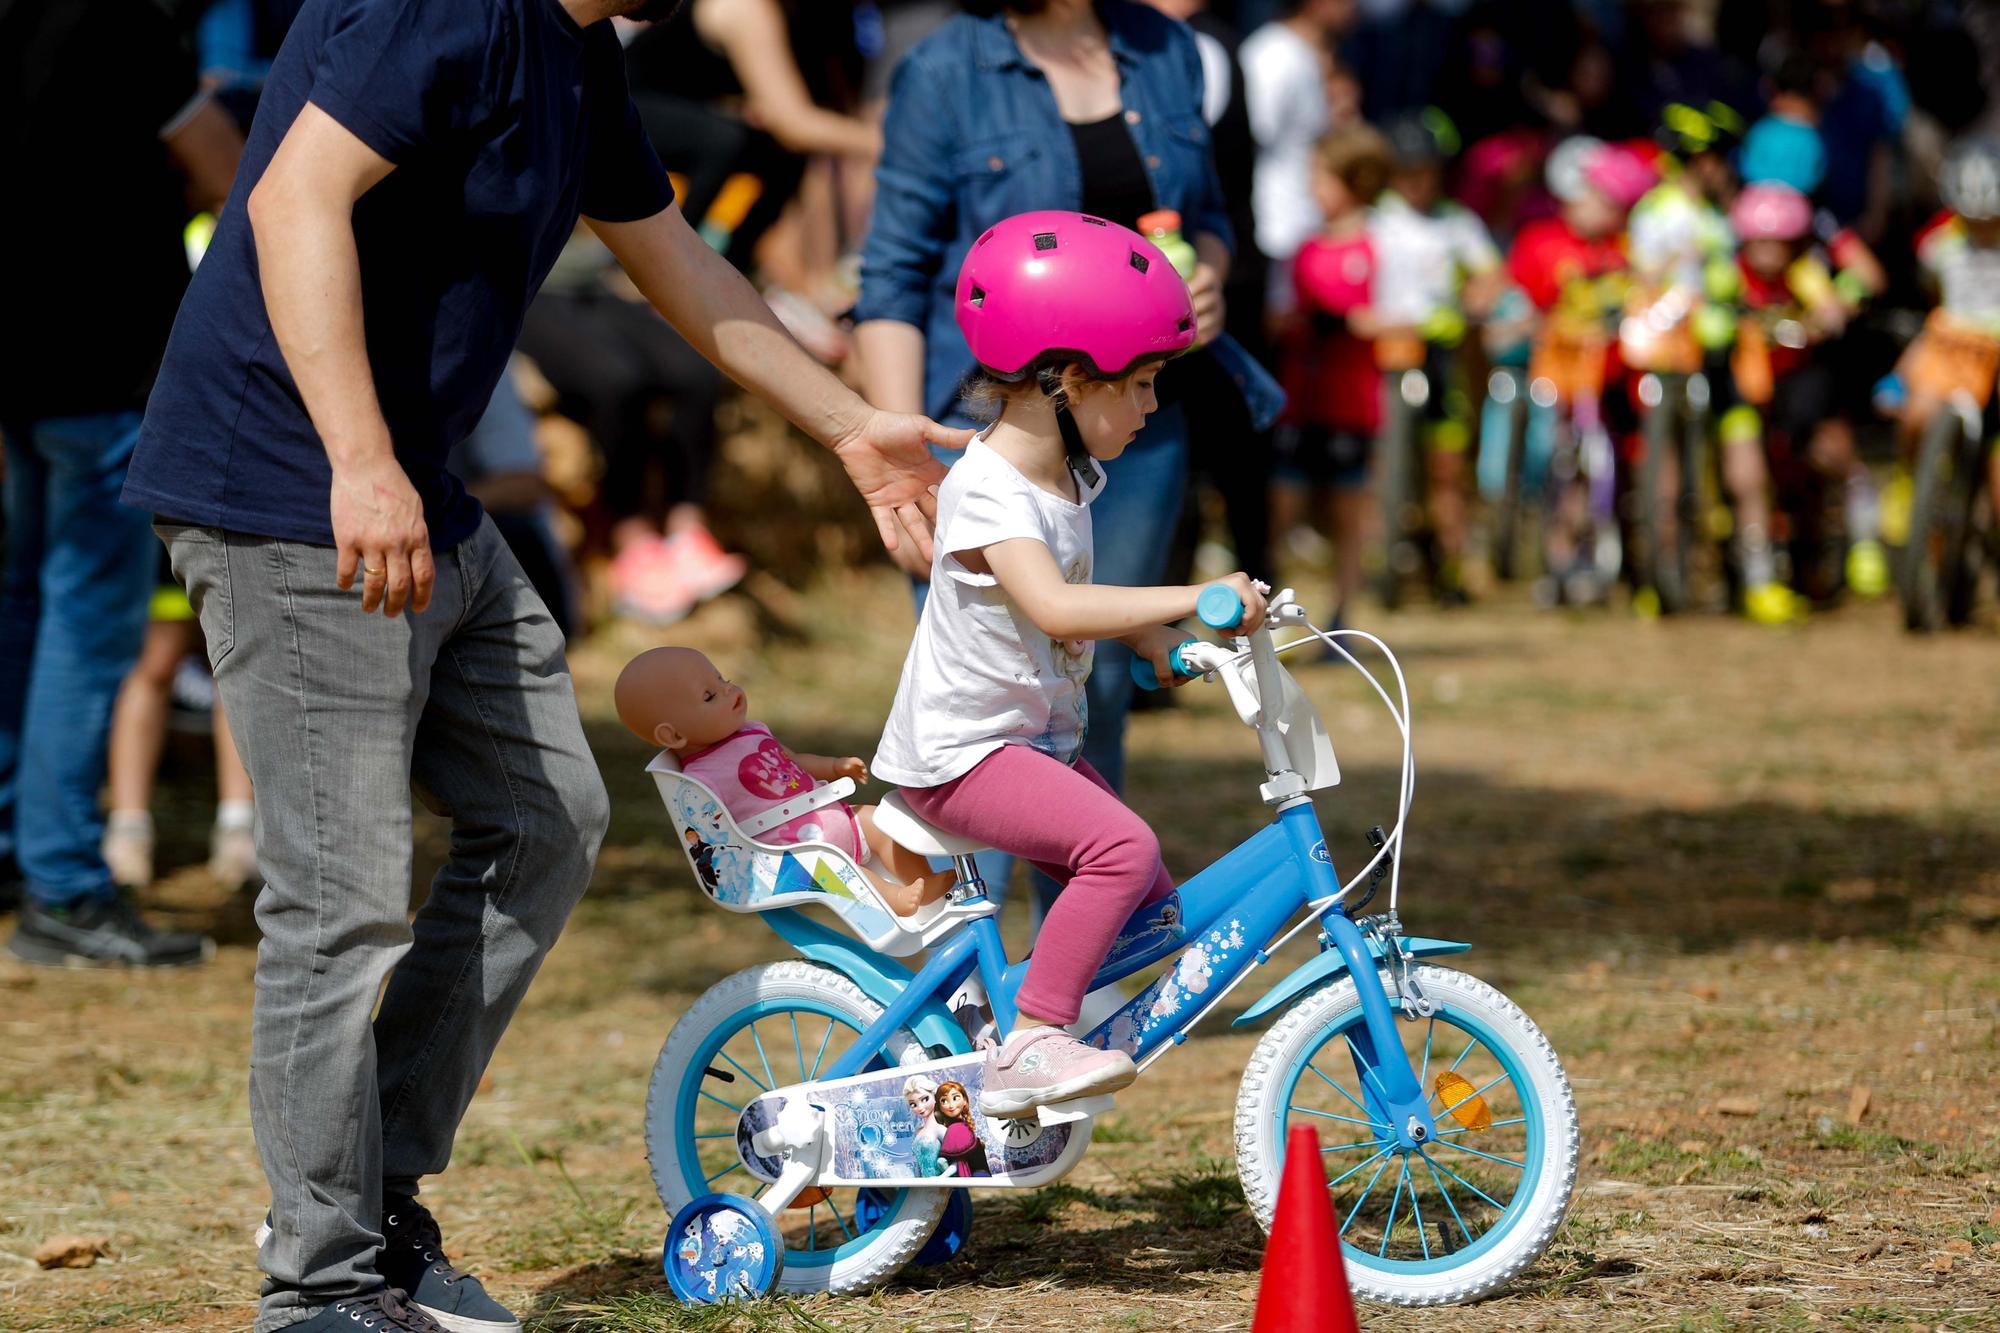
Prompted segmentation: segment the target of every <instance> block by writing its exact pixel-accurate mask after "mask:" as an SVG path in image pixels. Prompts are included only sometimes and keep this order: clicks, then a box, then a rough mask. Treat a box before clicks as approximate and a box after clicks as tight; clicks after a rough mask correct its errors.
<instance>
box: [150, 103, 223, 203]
mask: <svg viewBox="0 0 2000 1333" xmlns="http://www.w3.org/2000/svg"><path fill="white" fill-rule="evenodd" d="M160 142H162V143H163V144H165V145H166V147H167V156H169V157H171V158H172V159H173V161H174V166H176V167H177V168H179V169H180V173H181V175H183V176H185V177H186V178H187V183H188V202H189V203H190V204H192V205H193V206H194V209H195V211H196V212H198V213H220V212H221V211H222V205H223V201H224V200H226V199H227V198H228V197H229V182H230V181H231V180H233V179H235V176H236V163H237V161H238V159H240V158H241V157H242V156H243V132H242V131H241V130H239V129H237V128H236V122H235V121H234V120H231V119H230V118H229V113H228V112H227V111H224V110H223V109H222V107H221V104H219V103H218V102H217V101H216V100H215V99H214V98H213V97H211V96H209V95H208V94H207V93H203V94H201V95H200V96H199V97H198V98H196V99H195V101H194V102H193V103H191V104H190V105H189V106H188V108H187V110H186V111H185V112H183V113H182V114H181V115H179V116H176V117H175V118H174V119H173V121H172V122H171V123H170V124H168V125H167V126H166V127H165V128H164V129H162V130H161V131H160Z"/></svg>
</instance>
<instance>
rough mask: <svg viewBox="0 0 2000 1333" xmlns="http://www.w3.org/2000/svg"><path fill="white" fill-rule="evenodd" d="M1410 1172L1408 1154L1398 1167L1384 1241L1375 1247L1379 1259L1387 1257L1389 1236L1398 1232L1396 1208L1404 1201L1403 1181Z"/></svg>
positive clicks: (1383, 1229)
mask: <svg viewBox="0 0 2000 1333" xmlns="http://www.w3.org/2000/svg"><path fill="white" fill-rule="evenodd" d="M1409 1174H1410V1159H1409V1157H1408V1155H1407V1154H1406V1155H1405V1156H1404V1157H1403V1160H1402V1162H1401V1163H1399V1164H1398V1166H1397V1169H1396V1192H1395V1193H1394V1194H1391V1195H1390V1196H1389V1222H1388V1225H1386V1226H1384V1227H1383V1228H1382V1243H1381V1244H1380V1245H1378V1246H1376V1247H1375V1257H1376V1258H1377V1259H1382V1258H1386V1257H1387V1256H1388V1253H1389V1237H1391V1236H1393V1235H1395V1234H1396V1209H1397V1208H1398V1207H1400V1206H1401V1205H1402V1202H1403V1181H1404V1180H1405V1179H1406V1178H1408V1176H1409Z"/></svg>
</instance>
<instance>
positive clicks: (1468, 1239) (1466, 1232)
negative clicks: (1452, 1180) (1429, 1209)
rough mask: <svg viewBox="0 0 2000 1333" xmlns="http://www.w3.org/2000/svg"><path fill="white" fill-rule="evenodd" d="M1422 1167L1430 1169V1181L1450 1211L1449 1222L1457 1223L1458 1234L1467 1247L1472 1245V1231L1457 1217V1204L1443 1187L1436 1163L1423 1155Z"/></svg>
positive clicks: (1442, 1178)
mask: <svg viewBox="0 0 2000 1333" xmlns="http://www.w3.org/2000/svg"><path fill="white" fill-rule="evenodd" d="M1424 1165H1425V1166H1427V1167H1429V1168H1430V1169H1431V1179H1432V1180H1435V1181H1436V1182H1437V1187H1438V1193H1439V1194H1440V1195H1441V1196H1443V1198H1444V1206H1445V1207H1447V1208H1449V1209H1451V1220H1452V1221H1454V1222H1456V1223H1458V1230H1459V1234H1460V1235H1462V1236H1464V1237H1465V1243H1466V1244H1467V1245H1470V1244H1472V1230H1471V1228H1469V1227H1467V1226H1466V1225H1465V1219H1464V1218H1463V1217H1460V1216H1459V1215H1458V1204H1456V1203H1455V1202H1453V1201H1452V1197H1451V1190H1450V1189H1448V1188H1447V1187H1446V1186H1445V1183H1444V1177H1443V1176H1441V1175H1439V1174H1438V1169H1437V1163H1435V1162H1433V1161H1431V1159H1430V1155H1429V1154H1428V1153H1426V1154H1425V1155H1424Z"/></svg>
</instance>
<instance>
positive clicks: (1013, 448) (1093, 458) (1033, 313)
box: [874, 211, 1264, 1158]
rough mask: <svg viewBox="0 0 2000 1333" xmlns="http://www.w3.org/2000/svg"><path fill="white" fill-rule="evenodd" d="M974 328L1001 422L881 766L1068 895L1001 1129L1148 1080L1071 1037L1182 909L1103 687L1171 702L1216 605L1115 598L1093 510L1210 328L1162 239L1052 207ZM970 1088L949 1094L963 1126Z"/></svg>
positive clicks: (1045, 932) (993, 1100)
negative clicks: (1206, 614)
mask: <svg viewBox="0 0 2000 1333" xmlns="http://www.w3.org/2000/svg"><path fill="white" fill-rule="evenodd" d="M957 315H958V325H959V328H960V329H961V330H963V331H964V334H965V338H966V343H967V345H968V347H969V348H970V350H971V352H972V356H973V359H974V361H975V362H976V363H977V365H978V367H979V369H978V370H977V371H976V372H975V373H974V375H973V376H972V378H971V383H970V384H969V385H968V389H969V390H970V391H971V393H972V394H973V395H974V397H975V399H979V398H984V399H986V400H988V401H997V402H998V403H999V406H1000V411H999V415H998V418H997V419H996V420H995V421H994V422H993V424H992V425H991V426H989V427H987V429H986V430H985V431H984V432H982V433H981V434H980V435H979V436H977V437H976V438H974V440H973V441H972V443H971V444H970V445H969V446H967V448H966V450H965V454H964V456H963V457H962V458H960V460H959V461H958V463H957V464H956V465H954V466H953V467H952V469H951V475H950V477H949V478H947V479H946V481H945V483H944V486H943V487H942V489H941V490H940V491H939V493H938V498H937V529H936V531H937V535H936V538H935V540H934V543H933V547H934V554H933V557H932V561H931V593H930V597H929V599H928V600H927V601H926V602H925V604H924V610H923V615H922V617H921V618H920V619H919V621H918V623H917V633H916V639H915V641H914V642H913V643H912V644H911V646H910V652H909V656H908V658H907V659H906V660H905V661H904V663H903V674H902V679H901V681H900V683H899V684H898V686H897V689H896V701H895V704H894V706H893V707H892V708H891V709H890V713H889V723H888V726H887V727H886V728H885V729H884V731H883V733H882V744H881V748H880V749H878V750H877V751H876V754H875V764H874V768H875V772H876V774H877V775H878V776H879V777H882V778H884V779H886V780H888V781H890V782H893V783H895V784H897V785H898V786H900V787H902V788H903V789H904V790H903V799H904V800H905V801H906V802H908V804H909V807H910V808H911V809H912V810H913V811H915V812H916V814H917V815H918V816H919V817H920V818H922V819H924V820H926V821H928V822H929V823H931V824H933V825H935V826H937V827H938V828H941V829H943V830H945V831H947V832H949V833H954V834H957V835H959V836H961V837H965V838H969V839H971V840H973V841H974V842H977V843H980V844H982V845H985V846H989V847H992V848H994V849H995V850H997V851H1002V852H1008V853H1011V854H1013V855H1015V856H1018V857H1022V858H1025V859H1027V860H1029V861H1031V862H1033V863H1034V864H1035V865H1037V866H1038V867H1040V868H1041V869H1042V870H1043V871H1045V872H1046V873H1047V874H1048V875H1049V876H1050V877H1052V878H1053V879H1055V880H1056V881H1057V882H1058V883H1060V884H1062V885H1063V889H1062V892H1061V894H1060V895H1059V896H1058V897H1057V898H1056V901H1055V903H1054V904H1053V905H1052V906H1051V907H1050V908H1049V911H1048V915H1047V917H1046V918H1045V920H1044V922H1043V925H1042V930H1041V934H1040V937H1039V939H1038V941H1037V943H1036V947H1035V953H1034V957H1033V959H1032V961H1031V962H1030V963H1029V964H1028V972H1027V976H1026V977H1025V978H1024V979H1023V981H1022V984H1021V988H1020V991H1019V993H1018V995H1017V996H1016V998H1015V1006H1016V1008H1017V1010H1018V1012H1019V1018H1018V1021H1017V1022H1016V1024H1015V1026H1014V1029H1013V1031H1011V1032H1010V1033H1009V1034H1008V1035H1007V1039H1006V1041H1005V1042H1003V1043H1002V1044H1001V1046H1000V1047H999V1049H997V1050H995V1051H994V1052H992V1053H991V1054H990V1055H989V1056H988V1057H987V1062H986V1068H985V1071H984V1079H983V1082H982V1091H981V1095H980V1106H979V1110H980V1111H981V1112H983V1113H984V1114H986V1115H990V1116H997V1117H1001V1118H1022V1117H1031V1116H1033V1115H1034V1114H1035V1108H1036V1107H1038V1106H1043V1105H1049V1104H1052V1103H1055V1102H1062V1101H1068V1100H1072V1099H1075V1098H1078V1097H1087V1096H1091V1095H1094V1094H1100V1093H1108V1092H1113V1091H1116V1090H1117V1089H1119V1088H1123V1087H1125V1086H1127V1085H1129V1084H1130V1083H1131V1082H1132V1080H1133V1079H1135V1078H1137V1077H1138V1070H1137V1068H1136V1066H1135V1065H1134V1064H1133V1062H1132V1058H1131V1056H1130V1054H1129V1053H1127V1052H1126V1051H1123V1050H1111V1051H1106V1050H1098V1049H1096V1048H1095V1047H1092V1046H1090V1045H1087V1044H1086V1043H1084V1042H1082V1041H1079V1040H1077V1039H1076V1038H1075V1037H1072V1036H1071V1035H1070V1034H1069V1033H1067V1032H1065V1031H1064V1030H1063V1029H1064V1028H1065V1027H1066V1026H1067V1025H1069V1024H1071V1023H1074V1022H1076V1021H1077V1016H1078V1012H1079V1009H1080V1007H1081V1004H1082V1001H1083V996H1084V993H1085V992H1086V991H1088V990H1089V989H1090V983H1091V979H1092V978H1093V977H1094V976H1095V975H1096V974H1097V971H1098V969H1099V968H1101V967H1102V966H1103V964H1104V960H1105V958H1106V957H1107V956H1108V955H1109V953H1110V951H1111V944H1112V941H1113V940H1115V939H1116V938H1117V936H1118V932H1119V931H1120V930H1121V929H1122V928H1123V927H1124V925H1125V923H1126V921H1127V920H1128V919H1130V917H1131V916H1132V914H1133V912H1134V911H1135V910H1137V909H1138V908H1139V907H1140V906H1142V905H1143V904H1146V903H1151V902H1156V901H1158V900H1159V899H1161V898H1164V897H1166V896H1167V894H1169V893H1171V892H1172V891H1173V881H1172V880H1171V879H1169V878H1168V876H1167V872H1166V869H1165V867H1164V866H1162V865H1161V864H1160V844H1159V839H1158V838H1156V837H1155V836H1154V835H1153V831H1152V830H1151V829H1150V828H1148V827H1147V826H1146V823H1145V821H1144V820H1142V819H1140V818H1139V817H1138V816H1137V815H1135V814H1133V813H1132V811H1131V810H1129V809H1127V808H1126V807H1125V805H1124V803H1123V802H1121V801H1120V800H1119V799H1118V796H1117V794H1116V793H1115V792H1113V791H1112V789H1111V786H1110V784H1109V783H1107V782H1105V781H1104V779H1103V778H1102V777H1101V776H1100V775H1099V774H1098V773H1097V772H1096V771H1095V770H1094V769H1093V768H1092V767H1091V766H1090V764H1089V763H1088V761H1086V760H1084V759H1083V758H1082V750H1083V737H1084V730H1085V726H1086V717H1085V713H1084V709H1085V698H1084V691H1083V683H1084V681H1085V679H1086V678H1087V677H1088V676H1089V675H1090V666H1091V658H1092V654H1093V652H1094V647H1095V642H1094V641H1096V640H1098V639H1117V640H1119V641H1120V642H1123V643H1125V644H1126V645H1128V646H1129V647H1130V648H1131V649H1132V650H1133V651H1134V652H1135V653H1137V654H1138V655H1139V656H1140V657H1142V658H1145V659H1147V660H1149V661H1150V662H1152V664H1153V667H1154V670H1155V671H1156V672H1158V673H1159V676H1160V679H1161V681H1162V682H1172V681H1173V680H1174V679H1175V677H1174V672H1173V668H1172V665H1171V662H1170V654H1171V653H1172V651H1173V649H1174V648H1175V647H1177V646H1178V645H1179V644H1180V643H1182V642H1184V641H1185V640H1186V638H1187V635H1186V633H1185V632H1184V631H1182V630H1178V629H1174V628H1171V627H1169V626H1168V625H1167V622H1169V621H1174V620H1179V619H1182V618H1184V617H1187V616H1190V615H1193V614H1194V609H1195V602H1196V600H1197V598H1198V597H1199V596H1200V593H1201V589H1199V588H1195V587H1152V588H1125V587H1107V586H1099V585H1096V584H1093V583H1092V582H1091V570H1092V567H1093V559H1094V552H1093V549H1092V535H1091V523H1090V502H1091V501H1092V500H1093V499H1094V498H1095V497H1096V495H1097V494H1098V492H1099V491H1100V490H1102V488H1103V486H1104V475H1103V471H1102V469H1101V468H1100V467H1099V466H1098V463H1099V462H1100V461H1102V460H1109V459H1113V458H1116V457H1118V455H1119V454H1121V453H1123V452H1124V451H1125V446H1126V445H1128V444H1130V443H1131V441H1132V439H1133V437H1134V436H1136V435H1137V434H1138V432H1139V430H1140V428H1141V427H1143V426H1144V425H1145V423H1146V418H1147V416H1148V415H1150V414H1151V413H1152V412H1153V410H1154V409H1155V407H1156V406H1157V405H1158V404H1157V400H1156V399H1155V397H1154V380H1155V379H1156V378H1157V377H1158V376H1159V374H1160V367H1161V364H1162V363H1163V362H1165V361H1166V360H1168V359H1169V358H1170V357H1173V356H1175V355H1177V354H1179V353H1181V352H1184V351H1186V350H1187V349H1188V347H1189V346H1190V345H1191V344H1192V343H1193V341H1194V336H1195V326H1194V311H1193V307H1192V305H1191V303H1190V301H1189V298H1188V289H1187V284H1186V283H1184V282H1182V281H1181V278H1180V275H1179V274H1177V273H1176V272H1174V270H1173V267H1172V265H1171V264H1170V263H1169V262H1168V261H1167V257H1166V256H1165V255H1164V254H1162V253H1161V252H1160V250H1159V248H1158V247H1157V246H1155V245H1154V244H1153V243H1152V242H1150V241H1148V240H1146V239H1145V238H1144V237H1142V236H1140V235H1139V234H1138V233H1137V232H1135V231H1132V230H1131V229H1130V228H1127V227H1121V226H1118V225H1117V224H1115V223H1107V222H1103V221H1100V220H1098V219H1095V218H1086V217H1084V216H1083V215H1082V214H1079V213H1064V212H1055V211H1049V212H1038V213H1025V214H1021V215H1019V216H1016V217H1012V218H1008V219H1007V220H1006V221H1004V222H1001V223H999V224H998V225H996V226H994V227H992V228H991V229H989V230H988V231H987V232H986V233H985V234H983V235H982V236H980V238H979V239H978V240H977V241H975V242H974V243H973V245H972V248H971V250H970V251H969V252H968V253H967V255H966V259H965V263H964V265H963V267H962V268H961V269H960V270H959V275H958V293H957ZM1226 581H1227V582H1228V583H1229V584H1230V585H1231V586H1232V587H1233V588H1234V589H1235V590H1236V593H1237V595H1238V596H1239V597H1241V598H1242V599H1243V605H1244V608H1245V620H1244V628H1243V630H1242V631H1241V632H1243V633H1249V632H1252V631H1253V630H1255V628H1256V627H1257V626H1258V625H1260V624H1261V623H1262V621H1263V614H1264V599H1263V597H1262V595H1261V594H1260V592H1259V590H1258V589H1257V587H1256V585H1255V584H1253V583H1252V582H1251V580H1250V579H1249V578H1248V576H1246V575H1243V574H1234V575H1231V576H1230V577H1229V579H1228V580H1226ZM951 1087H952V1085H949V1084H947V1085H944V1086H941V1087H940V1088H939V1089H938V1115H939V1118H940V1120H943V1119H947V1118H948V1116H949V1113H950V1105H949V1103H950V1094H951ZM961 1091H962V1090H961ZM949 1133H950V1131H947V1134H948V1135H949ZM943 1152H944V1154H945V1156H946V1157H947V1158H950V1157H951V1156H952V1142H951V1140H950V1138H949V1137H948V1138H947V1140H946V1143H945V1145H944V1148H943Z"/></svg>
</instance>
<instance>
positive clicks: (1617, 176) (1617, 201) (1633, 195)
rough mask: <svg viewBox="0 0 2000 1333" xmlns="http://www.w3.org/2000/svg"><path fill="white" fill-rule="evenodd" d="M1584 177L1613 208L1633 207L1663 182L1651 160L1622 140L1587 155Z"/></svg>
mask: <svg viewBox="0 0 2000 1333" xmlns="http://www.w3.org/2000/svg"><path fill="white" fill-rule="evenodd" d="M1583 178H1584V179H1585V180H1586V181H1588V182H1589V183H1590V186H1591V188H1592V189H1594V190H1596V191H1597V192H1598V193H1599V194H1601V195H1603V196H1604V197H1605V198H1606V199H1608V200H1610V201H1611V205H1612V207H1614V208H1622V209H1630V208H1631V207H1632V205H1634V204H1636V203H1638V202H1639V201H1640V200H1641V199H1643V198H1644V197H1645V195H1646V191H1648V190H1650V189H1652V188H1653V187H1654V186H1655V185H1658V184H1659V183H1660V173H1659V172H1657V171H1655V170H1654V169H1653V165H1652V163H1650V162H1648V161H1646V160H1645V159H1644V158H1642V157H1640V156H1639V155H1638V154H1637V153H1635V152H1633V151H1632V150H1631V149H1630V148H1628V147H1627V146H1625V145H1624V144H1622V143H1607V144H1602V145H1600V146H1599V147H1598V148H1597V149H1596V151H1594V152H1592V153H1591V154H1590V156H1589V157H1587V158H1585V159H1584V163H1583Z"/></svg>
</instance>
